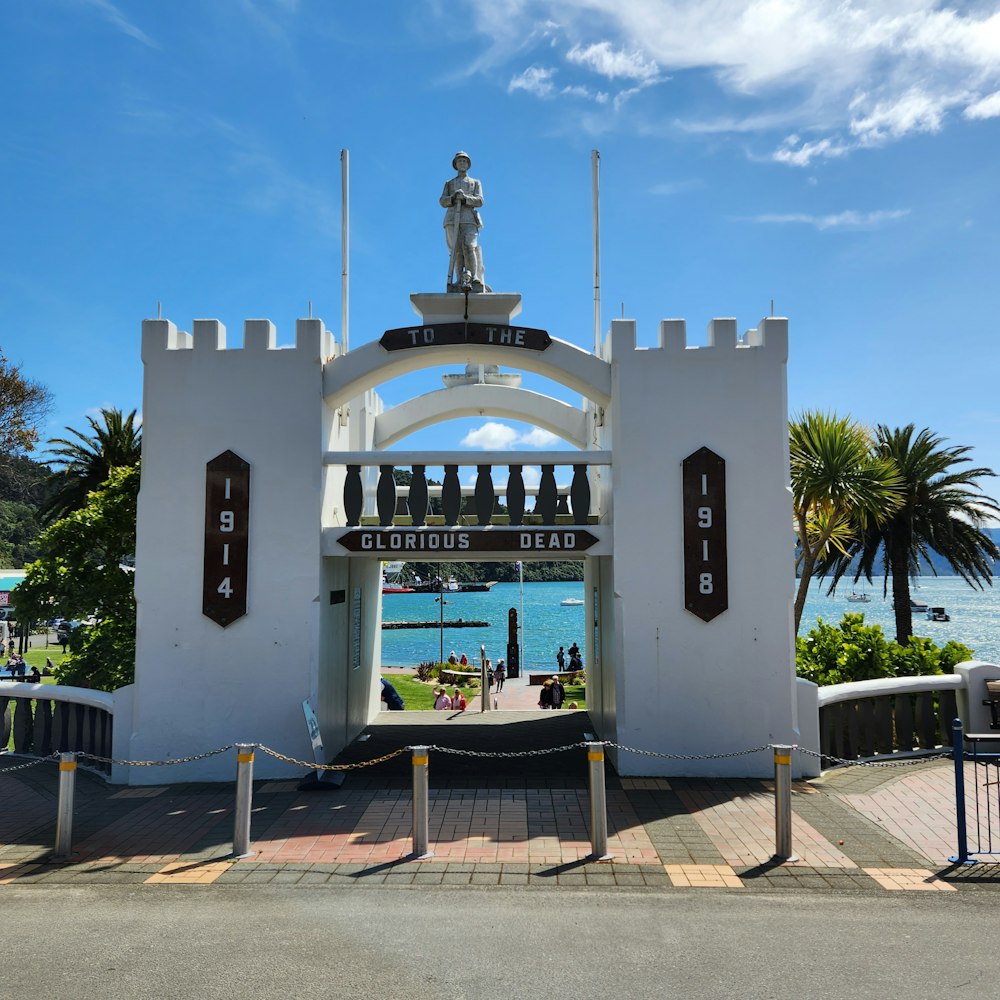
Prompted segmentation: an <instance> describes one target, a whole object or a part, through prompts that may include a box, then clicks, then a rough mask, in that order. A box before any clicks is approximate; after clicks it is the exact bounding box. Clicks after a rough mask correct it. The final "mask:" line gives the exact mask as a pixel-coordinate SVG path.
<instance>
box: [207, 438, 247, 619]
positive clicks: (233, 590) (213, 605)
mask: <svg viewBox="0 0 1000 1000" xmlns="http://www.w3.org/2000/svg"><path fill="white" fill-rule="evenodd" d="M249 525H250V465H249V463H248V462H245V461H244V460H243V459H242V458H240V457H239V455H236V454H235V453H233V452H231V451H224V452H223V453H222V454H221V455H217V456H216V457H215V458H213V459H212V460H211V461H210V462H208V463H207V464H206V466H205V567H204V580H203V587H202V599H201V611H202V614H204V615H206V616H207V617H208V618H211V619H212V621H214V622H215V623H216V624H217V625H221V626H222V627H223V628H225V627H226V626H227V625H231V624H232V623H233V622H234V621H236V619H237V618H242V617H243V616H244V615H245V614H246V613H247V552H248V548H249V539H250V535H249Z"/></svg>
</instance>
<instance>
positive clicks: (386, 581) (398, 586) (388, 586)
mask: <svg viewBox="0 0 1000 1000" xmlns="http://www.w3.org/2000/svg"><path fill="white" fill-rule="evenodd" d="M403 565H404V564H403V563H402V562H400V561H399V560H397V561H396V562H387V563H386V564H385V565H384V566H383V567H382V593H383V594H412V593H413V588H412V587H410V586H409V585H407V584H406V583H404V582H403V576H402V574H403Z"/></svg>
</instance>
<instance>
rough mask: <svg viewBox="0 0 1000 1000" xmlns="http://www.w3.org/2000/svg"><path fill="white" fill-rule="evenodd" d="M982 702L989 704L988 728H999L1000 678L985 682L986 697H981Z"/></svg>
mask: <svg viewBox="0 0 1000 1000" xmlns="http://www.w3.org/2000/svg"><path fill="white" fill-rule="evenodd" d="M983 704H984V705H988V706H989V710H990V716H991V717H992V721H991V722H990V729H1000V680H992V681H987V682H986V697H985V698H984V699H983Z"/></svg>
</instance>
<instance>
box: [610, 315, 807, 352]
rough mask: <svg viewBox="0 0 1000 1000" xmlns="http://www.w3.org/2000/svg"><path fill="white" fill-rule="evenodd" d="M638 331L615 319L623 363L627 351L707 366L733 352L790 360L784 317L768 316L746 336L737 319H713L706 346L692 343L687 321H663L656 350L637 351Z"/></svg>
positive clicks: (615, 341) (614, 343)
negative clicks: (739, 329) (660, 355)
mask: <svg viewBox="0 0 1000 1000" xmlns="http://www.w3.org/2000/svg"><path fill="white" fill-rule="evenodd" d="M635 331H636V326H635V321H634V320H628V319H619V320H612V323H611V337H610V341H611V353H612V356H613V357H614V358H615V359H617V360H621V359H622V356H623V354H624V352H626V351H636V350H639V351H643V352H645V351H662V352H663V353H664V354H665V355H667V356H668V357H671V358H678V357H685V358H690V359H692V363H704V364H711V363H713V359H714V358H716V357H718V356H720V355H723V354H725V353H726V352H729V351H734V352H737V353H742V352H747V351H750V352H756V353H758V354H759V353H766V354H767V355H768V356H769V357H771V358H772V359H773V360H774V361H777V362H785V361H787V360H788V320H787V319H784V318H782V317H776V316H768V317H765V318H764V319H762V320H761V321H760V323H759V324H758V325H757V326H756V327H755V328H754V329H751V330H746V331H745V332H744V333H743V335H742V336H740V335H739V333H738V327H737V323H736V320H735V319H732V318H723V319H713V320H711V321H710V322H709V324H708V333H707V341H706V343H705V344H690V343H689V342H688V334H687V322H686V321H685V320H683V319H665V320H662V321H661V322H660V330H659V342H658V344H657V345H656V346H655V347H652V348H637V347H636V335H635ZM745 356H749V355H745ZM694 359H697V360H696V361H695V360H694Z"/></svg>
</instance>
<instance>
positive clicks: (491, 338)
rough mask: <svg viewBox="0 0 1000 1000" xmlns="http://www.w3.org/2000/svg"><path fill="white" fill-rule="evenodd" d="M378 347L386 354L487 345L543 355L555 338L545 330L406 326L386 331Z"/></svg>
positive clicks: (474, 325) (471, 325) (475, 325)
mask: <svg viewBox="0 0 1000 1000" xmlns="http://www.w3.org/2000/svg"><path fill="white" fill-rule="evenodd" d="M379 343H380V344H381V345H382V346H383V347H384V348H385V349H386V350H387V351H406V350H409V349H410V348H413V347H441V346H454V345H455V344H486V345H492V346H495V347H514V348H517V349H519V350H522V351H544V350H545V349H546V348H547V347H548V346H549V344H551V343H552V338H551V337H550V336H549V335H548V333H547V332H546V331H545V330H533V329H531V328H530V327H527V326H503V325H502V324H499V323H437V324H435V325H434V326H404V327H400V328H399V329H398V330H386V331H385V333H383V334H382V339H381V340H380V341H379Z"/></svg>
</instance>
